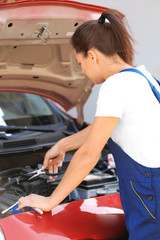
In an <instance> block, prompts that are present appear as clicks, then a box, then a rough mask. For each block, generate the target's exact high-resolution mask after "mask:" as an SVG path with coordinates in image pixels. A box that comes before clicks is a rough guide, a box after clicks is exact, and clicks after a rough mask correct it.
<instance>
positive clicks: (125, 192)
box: [108, 69, 160, 240]
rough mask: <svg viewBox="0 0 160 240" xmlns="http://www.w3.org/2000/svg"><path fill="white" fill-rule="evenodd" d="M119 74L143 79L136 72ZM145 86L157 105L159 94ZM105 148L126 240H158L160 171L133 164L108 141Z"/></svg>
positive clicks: (159, 238) (159, 239) (159, 98)
mask: <svg viewBox="0 0 160 240" xmlns="http://www.w3.org/2000/svg"><path fill="white" fill-rule="evenodd" d="M122 71H133V72H136V73H139V74H141V75H143V73H141V72H139V70H137V69H125V70H122ZM143 76H144V75H143ZM144 77H145V76H144ZM145 78H146V77H145ZM146 79H147V78H146ZM147 81H148V82H149V80H148V79H147ZM157 82H158V84H159V85H160V82H159V81H158V80H157ZM149 84H150V86H151V88H152V91H153V93H154V94H155V97H156V98H157V100H158V101H159V102H160V93H159V92H158V91H157V90H155V87H154V86H153V85H152V84H151V83H150V82H149ZM108 145H109V148H110V151H111V152H112V154H113V156H114V159H115V162H116V169H117V174H118V178H119V187H120V197H121V203H122V206H123V210H124V213H125V221H126V227H127V229H128V232H129V240H145V239H148V240H160V168H149V167H145V166H143V165H141V164H139V163H137V162H136V161H135V160H134V159H132V158H131V157H130V156H129V155H127V154H126V153H125V152H124V151H123V150H122V149H121V148H120V147H119V146H118V145H117V144H116V143H114V142H113V140H112V139H111V138H110V139H109V140H108ZM157 157H158V156H157Z"/></svg>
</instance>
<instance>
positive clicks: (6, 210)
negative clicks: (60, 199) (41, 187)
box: [1, 201, 43, 214]
mask: <svg viewBox="0 0 160 240" xmlns="http://www.w3.org/2000/svg"><path fill="white" fill-rule="evenodd" d="M17 204H18V201H17V202H15V203H14V204H13V205H11V206H10V207H8V208H7V209H5V210H3V211H2V212H1V214H5V213H7V212H8V211H9V210H11V209H12V208H14V207H15V206H16V205H17ZM33 210H35V211H36V212H38V213H40V214H43V211H42V210H40V209H39V208H33Z"/></svg>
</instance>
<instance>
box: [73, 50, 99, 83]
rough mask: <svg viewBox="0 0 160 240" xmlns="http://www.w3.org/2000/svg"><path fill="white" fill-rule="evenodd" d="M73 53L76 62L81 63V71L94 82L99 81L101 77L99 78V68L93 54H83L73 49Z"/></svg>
mask: <svg viewBox="0 0 160 240" xmlns="http://www.w3.org/2000/svg"><path fill="white" fill-rule="evenodd" d="M74 53H75V56H76V59H77V62H78V63H79V64H80V65H81V68H82V72H83V73H84V74H85V75H86V76H87V77H88V78H89V79H91V80H92V81H93V82H94V83H95V84H99V83H101V82H102V79H100V74H99V68H98V65H97V64H96V61H95V59H94V56H92V55H90V54H88V55H87V56H84V55H83V54H82V53H77V52H75V51H74Z"/></svg>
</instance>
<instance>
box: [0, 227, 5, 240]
mask: <svg viewBox="0 0 160 240" xmlns="http://www.w3.org/2000/svg"><path fill="white" fill-rule="evenodd" d="M0 240H5V236H4V233H3V230H2V228H1V227H0Z"/></svg>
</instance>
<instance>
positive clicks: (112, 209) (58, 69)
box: [0, 0, 128, 240]
mask: <svg viewBox="0 0 160 240" xmlns="http://www.w3.org/2000/svg"><path fill="white" fill-rule="evenodd" d="M103 10H105V8H104V7H99V6H94V5H89V4H82V3H78V2H74V1H69V0H68V1H67V0H66V1H63V0H59V1H58V0H57V1H55V0H45V1H43V0H42V1H39V0H32V1H18V2H14V3H3V4H0V140H1V142H0V184H1V185H0V212H1V213H0V240H2V239H3V240H4V239H6V240H11V239H12V240H13V239H15V240H20V239H22V238H23V240H28V239H38V240H41V239H43V240H44V239H45V240H49V239H55V240H58V239H61V240H63V239H88V240H89V239H110V240H111V239H112V240H113V239H127V236H128V235H127V230H126V227H125V219H124V213H123V210H122V206H121V202H120V198H119V188H118V178H117V175H116V170H115V169H112V168H111V167H110V166H109V164H108V157H109V154H110V151H109V149H108V145H107V144H106V146H105V147H104V149H103V151H102V154H101V156H100V159H99V162H98V163H97V165H96V166H95V168H94V169H93V170H92V171H91V173H90V174H89V175H88V176H87V178H86V179H85V180H84V181H83V182H82V183H81V184H80V185H79V186H78V187H77V188H76V189H75V190H74V191H73V192H72V193H71V194H70V195H69V196H68V197H67V198H66V199H65V200H64V201H63V202H62V203H61V204H60V205H59V206H57V207H56V208H54V209H53V210H52V211H51V212H48V213H43V214H42V215H41V214H39V213H37V212H36V211H34V210H32V209H27V208H26V212H22V213H19V212H18V211H17V210H16V206H15V207H13V208H11V209H10V210H9V211H8V212H7V213H5V214H3V213H4V210H5V209H6V208H8V207H9V206H10V205H12V204H13V203H15V202H16V201H17V200H18V198H19V197H21V196H25V195H28V194H30V193H37V194H40V195H44V196H48V195H49V194H51V193H52V191H54V189H55V188H56V186H57V184H58V183H59V181H60V180H61V178H62V174H63V172H64V171H65V169H66V168H67V165H68V163H69V161H70V159H71V157H72V155H73V152H69V153H67V154H66V159H65V161H64V164H63V167H62V169H61V170H60V175H59V176H58V177H57V178H56V179H55V180H54V181H50V180H49V178H48V177H47V176H39V177H37V178H35V179H33V180H30V179H29V174H28V173H30V172H31V171H33V170H35V169H38V168H40V167H41V164H42V162H43V157H44V154H45V152H46V151H47V150H48V149H49V148H50V147H51V146H52V145H53V144H54V143H55V142H56V141H58V140H59V139H61V138H62V137H65V136H66V135H70V134H73V133H75V132H77V131H79V130H81V129H83V128H84V127H86V125H87V124H86V123H85V122H84V119H83V107H84V104H85V102H86V101H87V98H88V97H89V95H90V93H91V91H92V87H93V83H92V81H91V80H89V79H88V78H87V77H86V76H85V75H84V74H83V73H82V72H81V68H80V66H79V65H78V63H77V62H76V59H75V57H74V54H73V52H72V48H71V45H70V38H71V36H72V35H73V33H74V31H75V29H76V28H77V27H78V26H79V25H80V24H81V23H82V22H84V21H86V20H90V19H98V17H99V15H100V13H101V12H102V11H103ZM57 103H58V104H59V105H61V107H63V109H64V111H62V110H61V109H60V108H59V105H58V107H57V105H56V104H57ZM73 107H76V109H77V118H76V119H74V118H72V117H71V116H70V115H68V114H67V113H66V111H68V110H70V109H71V108H73Z"/></svg>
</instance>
